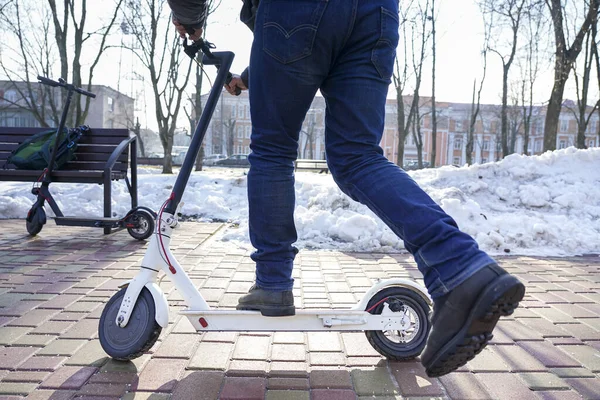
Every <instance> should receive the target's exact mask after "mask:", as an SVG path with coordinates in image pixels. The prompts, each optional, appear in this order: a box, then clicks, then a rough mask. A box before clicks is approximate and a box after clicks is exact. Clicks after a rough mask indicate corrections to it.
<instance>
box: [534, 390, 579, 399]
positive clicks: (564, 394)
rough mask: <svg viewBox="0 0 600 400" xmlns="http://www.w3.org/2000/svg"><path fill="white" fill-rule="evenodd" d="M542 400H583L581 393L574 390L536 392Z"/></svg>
mask: <svg viewBox="0 0 600 400" xmlns="http://www.w3.org/2000/svg"><path fill="white" fill-rule="evenodd" d="M535 394H536V395H538V396H539V397H540V398H541V399H542V400H581V396H580V395H579V393H577V392H575V391H573V390H558V391H540V392H535Z"/></svg>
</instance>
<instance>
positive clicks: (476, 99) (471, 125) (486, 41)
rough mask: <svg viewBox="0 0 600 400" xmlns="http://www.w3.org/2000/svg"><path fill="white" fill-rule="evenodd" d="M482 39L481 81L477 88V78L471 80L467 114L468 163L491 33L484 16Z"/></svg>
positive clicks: (473, 142) (472, 147) (485, 71)
mask: <svg viewBox="0 0 600 400" xmlns="http://www.w3.org/2000/svg"><path fill="white" fill-rule="evenodd" d="M483 22H484V32H485V34H484V41H483V49H482V52H481V55H482V58H483V74H482V77H481V81H480V82H479V89H478V90H477V89H476V88H477V79H475V80H473V97H472V100H471V112H470V116H469V128H468V130H467V143H466V149H465V151H466V160H465V161H466V162H467V164H468V165H471V164H473V149H474V146H475V130H476V125H477V117H478V116H479V111H480V104H481V92H482V91H483V83H484V82H485V77H486V75H487V52H488V48H489V38H490V35H491V27H492V25H491V22H488V21H486V20H485V18H484V21H483Z"/></svg>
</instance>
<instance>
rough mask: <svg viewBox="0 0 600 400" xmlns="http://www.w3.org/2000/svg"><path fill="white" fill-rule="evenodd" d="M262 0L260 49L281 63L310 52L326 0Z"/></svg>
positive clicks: (300, 57) (306, 55)
mask: <svg viewBox="0 0 600 400" xmlns="http://www.w3.org/2000/svg"><path fill="white" fill-rule="evenodd" d="M263 1H264V4H261V6H262V7H264V8H263V12H264V22H263V26H262V30H263V32H262V34H263V51H264V52H265V53H267V54H269V55H270V56H271V57H273V58H275V59H276V60H277V61H279V62H281V63H283V64H289V63H292V62H294V61H298V60H300V59H302V58H305V57H308V56H309V55H311V53H312V49H313V45H314V41H315V36H316V34H317V29H318V28H319V23H320V22H321V17H322V16H323V13H324V12H325V8H326V6H327V0H263Z"/></svg>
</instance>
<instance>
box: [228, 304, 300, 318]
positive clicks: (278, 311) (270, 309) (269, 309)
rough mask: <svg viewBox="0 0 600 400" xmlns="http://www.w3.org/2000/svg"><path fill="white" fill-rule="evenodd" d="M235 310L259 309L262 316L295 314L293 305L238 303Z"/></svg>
mask: <svg viewBox="0 0 600 400" xmlns="http://www.w3.org/2000/svg"><path fill="white" fill-rule="evenodd" d="M236 310H247V311H260V313H261V314H262V315H263V316H264V317H288V316H290V315H296V307H294V306H285V307H282V306H263V305H256V306H252V305H238V306H237V307H236Z"/></svg>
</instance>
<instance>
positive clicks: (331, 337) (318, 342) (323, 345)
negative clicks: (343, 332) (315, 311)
mask: <svg viewBox="0 0 600 400" xmlns="http://www.w3.org/2000/svg"><path fill="white" fill-rule="evenodd" d="M307 336H308V350H309V351H311V352H312V351H342V345H341V342H340V334H339V333H337V332H311V333H309V334H308V335H307Z"/></svg>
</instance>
